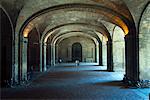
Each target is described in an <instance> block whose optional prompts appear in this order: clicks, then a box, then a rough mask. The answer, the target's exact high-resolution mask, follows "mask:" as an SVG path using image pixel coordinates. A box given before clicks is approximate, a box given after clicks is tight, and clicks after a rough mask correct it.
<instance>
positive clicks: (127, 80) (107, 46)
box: [0, 0, 150, 99]
mask: <svg viewBox="0 0 150 100" xmlns="http://www.w3.org/2000/svg"><path fill="white" fill-rule="evenodd" d="M0 8H1V12H2V13H1V25H2V27H1V28H2V31H1V32H0V35H1V36H0V43H1V54H0V55H1V67H0V68H1V70H2V71H1V81H0V84H1V88H2V90H3V91H2V92H4V93H5V92H8V93H7V94H8V95H4V93H3V98H4V99H5V97H6V98H7V96H8V97H10V98H11V97H13V96H12V94H13V93H14V94H15V91H13V88H12V89H11V87H14V88H15V89H19V86H21V87H22V85H23V86H24V85H25V86H26V85H27V84H29V83H31V84H30V85H29V87H28V86H27V87H28V88H30V86H31V87H32V86H33V87H34V84H35V86H36V85H38V84H40V83H38V82H39V81H41V84H40V87H43V88H46V87H49V86H50V87H52V86H53V85H54V86H55V84H56V85H58V86H59V85H60V87H61V85H62V84H63V86H64V88H63V89H62V92H63V91H65V88H67V84H71V85H70V86H73V87H70V88H72V90H74V89H73V88H74V87H78V82H79V83H80V82H83V83H84V82H89V84H91V83H95V82H96V83H95V84H97V82H100V84H102V85H100V87H99V85H96V86H94V88H95V92H94V91H93V92H90V90H92V87H90V86H91V85H90V86H89V89H88V86H87V85H86V83H84V85H85V88H87V89H88V90H87V91H88V92H87V94H86V93H85V94H84V93H83V92H84V91H86V90H84V89H83V91H82V89H81V91H82V93H81V94H83V98H85V95H87V98H88V96H89V98H90V97H92V98H93V97H94V95H95V97H98V98H100V97H101V96H102V98H103V95H104V98H105V97H107V95H110V97H112V98H113V95H111V94H112V93H109V91H110V90H109V89H108V87H109V85H108V86H106V87H105V85H104V84H105V83H106V85H107V84H109V83H107V81H105V80H103V78H106V79H108V80H109V82H110V85H113V86H112V91H117V93H116V94H115V93H114V99H117V98H121V95H122V94H123V91H124V89H122V88H125V87H128V88H129V87H134V88H148V91H147V89H143V90H140V91H146V92H145V93H144V95H145V96H141V95H140V96H139V97H138V96H137V98H136V95H139V94H138V93H137V91H138V90H134V91H135V93H133V94H132V95H130V96H131V98H132V97H133V99H140V98H148V92H150V91H149V90H150V89H149V88H150V74H149V72H150V66H149V65H150V63H149V62H150V55H149V54H150V51H149V49H150V45H149V44H150V43H149V36H150V35H149V33H150V27H149V26H150V20H149V17H150V15H149V14H150V1H149V0H43V1H41V0H35V1H34V0H2V1H1V4H0ZM137 9H138V10H137ZM82 69H83V70H82ZM102 69H105V70H102ZM59 70H60V72H57V71H59ZM66 70H67V72H65V71H66ZM95 70H96V71H95ZM53 71H54V72H53ZM88 71H89V72H88ZM61 72H63V73H61ZM91 73H92V74H91ZM53 74H54V77H56V80H58V81H62V83H61V82H58V81H56V80H55V82H54V83H53V78H52V79H51V77H53ZM39 75H42V76H43V77H40V76H39ZM55 75H56V76H55ZM67 75H68V76H67ZM76 75H77V76H76ZM82 75H83V76H82ZM90 75H91V77H90ZM92 75H94V76H93V77H92ZM61 76H62V77H63V76H65V77H64V78H63V80H61ZM119 76H121V77H119ZM36 77H37V78H36ZM44 77H46V79H45V78H44ZM59 77H60V79H59ZM71 77H72V78H71ZM84 77H85V79H84ZM86 77H87V78H86ZM76 78H77V79H76ZM34 79H35V80H34ZM80 79H81V80H80ZM82 79H83V80H85V81H82ZM66 80H71V81H66ZM117 80H119V83H116V82H115V81H117ZM35 81H37V82H35ZM46 81H47V83H46ZM42 82H43V83H42ZM49 82H50V83H51V82H52V84H49ZM75 82H77V84H74V85H73V83H75ZM101 82H102V83H101ZM111 82H112V83H111ZM48 84H49V85H48ZM89 84H88V85H89ZM114 84H115V85H117V86H116V87H115V86H114ZM118 84H119V85H118ZM120 85H121V87H122V88H119V87H120ZM86 86H87V87H86ZM83 87H84V86H83ZM6 88H10V89H8V90H10V91H12V94H11V93H10V92H9V91H7V89H6ZM22 88H23V89H24V88H25V87H22ZM36 88H37V87H36ZM57 88H58V87H56V95H55V92H54V93H53V92H51V93H52V94H53V95H54V96H58V95H57ZM101 88H104V90H105V89H106V91H107V92H105V94H103V93H102V92H101V91H102V90H101ZM117 88H119V89H117ZM40 89H42V88H40ZM107 89H108V90H107ZM116 89H117V90H116ZM75 90H76V89H75ZM18 91H20V92H22V93H23V91H21V90H18ZM31 91H32V90H31ZM31 91H30V92H31ZM52 91H53V89H52ZM96 91H97V92H98V91H99V92H100V93H97V92H96ZM119 91H120V92H121V94H118V93H119ZM47 92H48V93H49V91H47ZM124 92H126V90H125V91H124ZM130 92H131V90H130V89H129V91H128V89H127V94H128V93H130ZM72 93H73V96H71V94H69V95H70V96H71V97H70V96H69V95H68V97H70V98H77V96H79V97H81V98H82V95H80V94H78V93H77V95H76V91H73V92H72ZM74 93H75V94H74ZM139 93H141V92H139ZM17 94H18V93H17ZM17 94H16V96H15V95H14V98H15V97H18V96H19V95H17ZM33 94H34V93H33ZM127 94H126V93H125V94H124V95H122V98H123V99H126V98H128V97H124V96H126V95H127ZM20 95H22V94H20ZM38 95H39V94H38ZM62 95H64V98H67V94H65V93H64V94H63V93H62ZM62 95H60V96H58V98H61V97H62V99H63V96H62ZM24 96H25V98H30V95H29V97H28V96H27V95H24ZM31 96H32V95H31ZM43 96H44V95H43ZM46 96H47V97H46V98H48V97H50V98H51V97H52V98H53V96H52V95H49V96H48V95H46ZM146 96H147V97H146ZM39 98H40V97H39ZM42 98H43V97H42ZM55 98H56V97H55ZM78 99H79V98H78ZM96 99H97V98H96ZM106 99H109V98H106Z"/></svg>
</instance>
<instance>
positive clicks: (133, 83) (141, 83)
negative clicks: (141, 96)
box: [123, 75, 150, 88]
mask: <svg viewBox="0 0 150 100" xmlns="http://www.w3.org/2000/svg"><path fill="white" fill-rule="evenodd" d="M123 82H124V83H125V84H126V85H127V86H130V87H135V88H150V80H134V79H132V78H130V77H127V76H126V75H124V78H123Z"/></svg>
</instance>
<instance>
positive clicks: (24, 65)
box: [21, 38, 28, 81]
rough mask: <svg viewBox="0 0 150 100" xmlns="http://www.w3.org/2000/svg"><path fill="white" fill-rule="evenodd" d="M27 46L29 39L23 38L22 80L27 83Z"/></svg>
mask: <svg viewBox="0 0 150 100" xmlns="http://www.w3.org/2000/svg"><path fill="white" fill-rule="evenodd" d="M27 45H28V39H27V38H23V41H22V61H21V64H22V65H21V67H22V68H21V80H23V81H26V80H27Z"/></svg>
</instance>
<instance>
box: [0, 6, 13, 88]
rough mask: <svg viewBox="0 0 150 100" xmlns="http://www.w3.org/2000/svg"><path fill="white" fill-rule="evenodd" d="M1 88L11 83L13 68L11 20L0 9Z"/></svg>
mask: <svg viewBox="0 0 150 100" xmlns="http://www.w3.org/2000/svg"><path fill="white" fill-rule="evenodd" d="M1 24H2V26H1V32H0V35H1V39H0V41H1V54H0V55H1V66H0V67H1V75H2V77H1V86H2V87H4V86H7V85H8V82H9V83H10V82H11V79H12V78H13V74H12V71H13V68H12V63H13V62H12V61H13V60H12V52H13V49H12V43H13V41H12V39H13V38H12V37H13V35H12V34H13V27H12V24H11V20H10V19H9V16H8V15H7V12H5V10H3V9H2V8H1Z"/></svg>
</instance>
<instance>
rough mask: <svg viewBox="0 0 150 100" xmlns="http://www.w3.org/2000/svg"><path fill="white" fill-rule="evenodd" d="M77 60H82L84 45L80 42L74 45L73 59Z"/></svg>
mask: <svg viewBox="0 0 150 100" xmlns="http://www.w3.org/2000/svg"><path fill="white" fill-rule="evenodd" d="M76 60H79V61H80V62H82V45H81V44H80V43H78V42H77V43H74V44H73V45H72V61H73V62H75V61H76Z"/></svg>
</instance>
